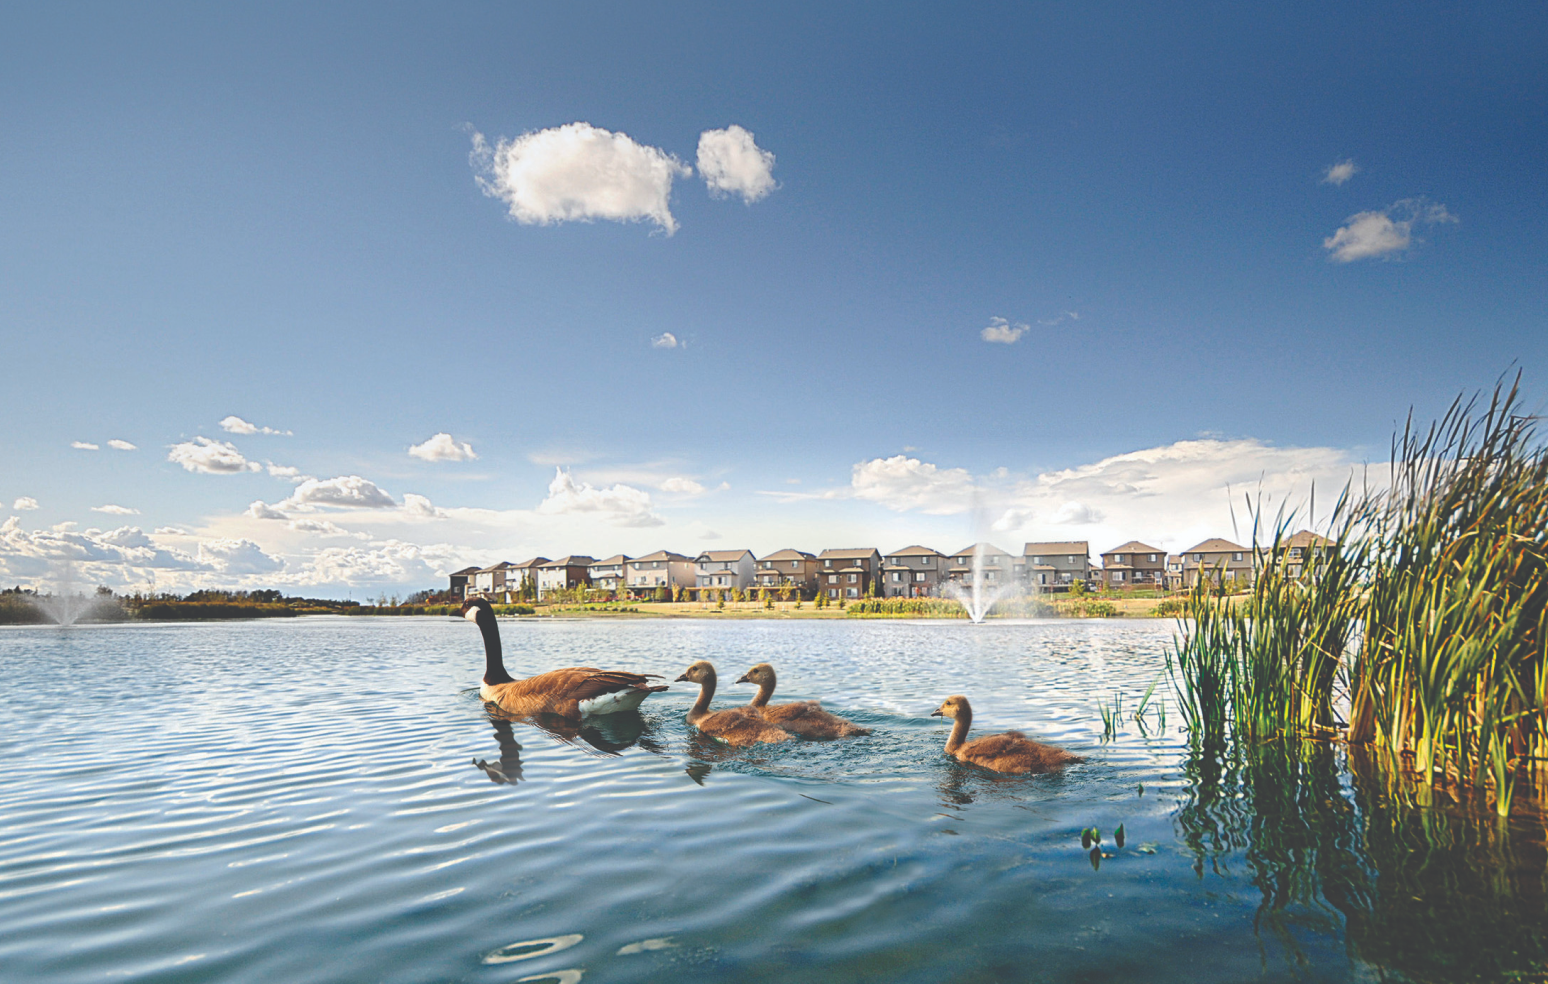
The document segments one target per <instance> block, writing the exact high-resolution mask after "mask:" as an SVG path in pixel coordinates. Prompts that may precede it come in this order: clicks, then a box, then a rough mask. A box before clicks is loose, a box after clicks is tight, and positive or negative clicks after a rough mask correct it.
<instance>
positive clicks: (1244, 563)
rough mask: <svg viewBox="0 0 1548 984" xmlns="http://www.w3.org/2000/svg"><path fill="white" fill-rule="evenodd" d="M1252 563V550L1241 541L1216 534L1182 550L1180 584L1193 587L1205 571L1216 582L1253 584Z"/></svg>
mask: <svg viewBox="0 0 1548 984" xmlns="http://www.w3.org/2000/svg"><path fill="white" fill-rule="evenodd" d="M1252 565H1253V560H1252V551H1250V550H1248V549H1247V548H1246V547H1244V546H1242V545H1241V544H1239V543H1232V542H1231V541H1230V540H1222V539H1221V538H1219V537H1213V538H1211V539H1208V540H1205V541H1204V542H1203V543H1198V544H1195V545H1194V546H1191V547H1189V548H1188V549H1187V550H1184V551H1183V552H1182V564H1181V570H1180V571H1179V572H1178V574H1179V575H1180V579H1181V584H1179V585H1178V586H1179V587H1183V588H1191V587H1193V586H1194V585H1195V584H1197V583H1198V580H1199V576H1200V574H1201V572H1202V573H1203V575H1204V576H1205V577H1208V578H1211V579H1213V580H1214V582H1215V583H1216V584H1221V583H1227V582H1235V583H1236V584H1237V585H1238V586H1241V585H1247V584H1251V583H1252V570H1253V567H1252Z"/></svg>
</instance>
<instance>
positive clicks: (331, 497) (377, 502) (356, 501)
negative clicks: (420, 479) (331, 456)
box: [277, 475, 397, 510]
mask: <svg viewBox="0 0 1548 984" xmlns="http://www.w3.org/2000/svg"><path fill="white" fill-rule="evenodd" d="M396 505H397V503H396V502H394V501H393V498H392V496H390V495H388V494H387V493H386V492H383V491H382V490H381V489H379V488H377V486H376V483H375V482H372V481H370V480H369V479H364V478H361V477H360V476H359V475H343V476H340V477H338V478H328V479H320V480H319V479H316V478H309V479H307V480H306V481H304V482H302V483H301V484H300V485H297V486H296V489H295V491H294V492H292V493H291V494H290V498H288V499H286V500H285V501H284V502H280V503H278V504H277V507H278V508H280V509H301V510H309V509H315V508H317V507H319V506H336V507H342V508H349V509H391V508H393V507H394V506H396Z"/></svg>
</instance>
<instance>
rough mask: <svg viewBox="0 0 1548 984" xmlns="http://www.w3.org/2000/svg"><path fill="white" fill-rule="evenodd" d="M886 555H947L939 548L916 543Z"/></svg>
mask: <svg viewBox="0 0 1548 984" xmlns="http://www.w3.org/2000/svg"><path fill="white" fill-rule="evenodd" d="M886 556H888V557H944V556H946V555H945V554H943V553H941V552H940V551H939V550H934V549H931V548H930V547H921V546H919V545H918V544H917V543H916V544H914V545H913V546H911V547H904V548H903V549H902V550H894V551H893V552H892V553H890V554H887V555H886Z"/></svg>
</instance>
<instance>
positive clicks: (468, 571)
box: [451, 567, 482, 577]
mask: <svg viewBox="0 0 1548 984" xmlns="http://www.w3.org/2000/svg"><path fill="white" fill-rule="evenodd" d="M480 570H482V568H479V567H464V568H463V569H462V570H460V571H452V572H451V576H452V577H462V576H463V575H464V574H477V573H478V572H479V571H480Z"/></svg>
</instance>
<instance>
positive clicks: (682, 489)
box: [661, 475, 704, 495]
mask: <svg viewBox="0 0 1548 984" xmlns="http://www.w3.org/2000/svg"><path fill="white" fill-rule="evenodd" d="M661 491H663V492H674V493H676V494H678V495H703V494H704V486H703V485H701V484H699V483H698V482H695V481H694V480H693V479H691V478H687V477H685V476H682V475H673V476H672V477H671V478H669V479H667V480H666V481H664V482H662V483H661Z"/></svg>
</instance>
